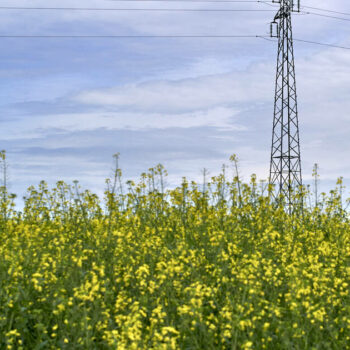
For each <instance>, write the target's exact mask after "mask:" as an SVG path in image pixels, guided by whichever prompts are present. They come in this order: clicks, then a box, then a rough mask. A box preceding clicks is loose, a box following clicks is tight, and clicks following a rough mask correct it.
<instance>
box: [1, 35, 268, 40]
mask: <svg viewBox="0 0 350 350" xmlns="http://www.w3.org/2000/svg"><path fill="white" fill-rule="evenodd" d="M264 37H266V38H267V37H269V36H266V35H0V38H4V39H6V38H9V39H17V38H23V39H30V38H34V39H35V38H37V39H40V38H42V39H55V38H58V39H132V38H136V39H138V38H141V39H157V38H159V39H161V38H166V39H170V38H184V39H186V38H198V39H200V38H209V39H211V38H212V39H220V38H224V39H225V38H264Z"/></svg>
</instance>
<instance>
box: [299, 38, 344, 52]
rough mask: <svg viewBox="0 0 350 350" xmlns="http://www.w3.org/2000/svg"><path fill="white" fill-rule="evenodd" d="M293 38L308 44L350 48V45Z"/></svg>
mask: <svg viewBox="0 0 350 350" xmlns="http://www.w3.org/2000/svg"><path fill="white" fill-rule="evenodd" d="M293 40H295V41H300V42H302V43H307V44H315V45H321V46H329V47H334V48H337V49H344V50H350V47H348V46H340V45H335V44H327V43H321V42H318V41H311V40H303V39H295V38H294V39H293Z"/></svg>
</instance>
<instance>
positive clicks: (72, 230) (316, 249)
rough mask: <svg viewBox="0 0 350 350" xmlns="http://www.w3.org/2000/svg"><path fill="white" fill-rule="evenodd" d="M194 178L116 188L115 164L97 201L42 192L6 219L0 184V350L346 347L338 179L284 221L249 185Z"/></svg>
mask: <svg viewBox="0 0 350 350" xmlns="http://www.w3.org/2000/svg"><path fill="white" fill-rule="evenodd" d="M116 160H117V157H116ZM232 161H233V162H234V164H233V165H234V169H236V168H235V165H237V163H236V162H237V160H236V158H235V157H233V158H232ZM203 174H204V178H205V181H204V183H203V184H200V185H199V184H196V183H194V182H191V183H189V182H188V181H187V180H186V179H183V182H182V184H181V186H179V187H177V188H175V189H171V190H166V189H165V177H166V172H165V171H164V169H163V168H162V167H161V166H158V167H156V168H154V169H150V171H149V172H148V173H147V174H142V176H141V179H140V182H139V183H138V184H135V183H133V182H132V181H129V182H127V188H124V187H123V182H122V180H121V171H120V169H119V167H118V165H117V166H116V170H115V176H114V178H113V179H111V180H108V181H107V189H106V192H105V198H104V201H103V202H100V200H99V198H98V197H97V196H96V195H94V194H92V193H90V192H89V191H82V190H81V189H80V188H79V185H78V183H75V184H74V185H72V186H69V185H66V184H64V183H63V182H58V183H57V186H56V187H55V188H53V189H52V190H49V189H48V187H47V185H46V184H45V183H44V182H42V183H40V185H39V186H38V188H34V187H31V188H30V189H29V191H28V195H27V196H26V198H25V205H24V208H23V210H21V211H20V212H19V211H16V210H15V206H14V204H13V198H12V197H10V196H9V195H7V191H6V186H3V187H2V195H0V199H1V198H2V202H1V203H2V210H1V211H0V225H1V227H0V230H1V231H0V335H1V336H0V349H118V350H119V349H135V350H136V349H137V350H138V349H339V350H343V349H347V348H349V344H350V318H349V314H350V297H349V278H350V227H349V216H348V214H347V212H346V211H345V210H344V209H343V207H342V206H343V199H342V198H341V197H342V195H343V187H342V184H341V181H339V183H338V187H337V189H335V190H334V191H332V192H331V193H330V194H329V195H326V194H320V195H319V196H318V198H316V199H315V198H312V197H311V195H310V193H309V192H308V191H305V192H304V193H303V194H302V195H300V196H299V199H300V198H302V199H303V200H304V203H306V204H305V205H304V208H301V207H300V208H299V209H297V210H296V211H294V212H293V213H291V214H288V213H287V212H286V210H285V208H283V206H282V205H280V206H277V205H276V204H274V203H272V202H271V200H270V196H269V193H268V192H269V191H268V190H269V189H268V188H266V185H265V184H264V183H257V181H256V178H255V176H253V177H252V178H251V183H250V184H243V183H242V182H241V181H240V179H239V176H238V173H236V176H234V177H233V178H231V179H229V178H228V176H227V169H226V168H225V167H224V168H223V171H222V173H221V174H220V175H219V176H216V177H212V178H211V179H210V180H209V181H207V172H206V171H204V173H203ZM315 179H317V174H316V177H315ZM315 184H316V185H317V181H315ZM310 198H311V199H310Z"/></svg>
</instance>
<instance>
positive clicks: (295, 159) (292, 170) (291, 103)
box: [269, 0, 302, 206]
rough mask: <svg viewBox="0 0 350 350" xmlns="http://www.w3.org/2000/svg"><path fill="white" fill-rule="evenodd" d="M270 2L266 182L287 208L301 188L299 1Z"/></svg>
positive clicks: (282, 0) (281, 0)
mask: <svg viewBox="0 0 350 350" xmlns="http://www.w3.org/2000/svg"><path fill="white" fill-rule="evenodd" d="M272 2H275V3H276V2H277V3H279V4H280V9H279V11H278V12H277V14H276V16H275V18H274V21H273V22H272V23H271V36H272V37H277V38H278V55H277V73H276V89H275V108H274V120H273V131H272V148H271V164H270V179H269V182H270V184H272V185H275V192H274V194H275V196H276V198H278V197H279V195H280V194H282V195H284V198H285V201H286V204H287V205H288V206H291V205H293V202H294V201H293V199H292V198H293V194H292V193H293V191H294V190H295V189H297V188H300V186H302V176H301V162H300V143H299V125H298V109H297V93H296V83H295V67H294V51H293V37H292V16H291V14H292V12H293V11H299V10H300V2H299V1H298V3H297V4H296V3H295V2H296V1H293V0H280V1H276V0H275V1H272Z"/></svg>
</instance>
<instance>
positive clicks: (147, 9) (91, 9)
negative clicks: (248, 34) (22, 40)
mask: <svg viewBox="0 0 350 350" xmlns="http://www.w3.org/2000/svg"><path fill="white" fill-rule="evenodd" d="M128 1H129V0H128ZM0 10H35V11H41V10H49V11H51V10H52V11H167V12H168V11H173V12H271V11H272V10H260V9H169V8H93V7H12V6H0Z"/></svg>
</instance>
